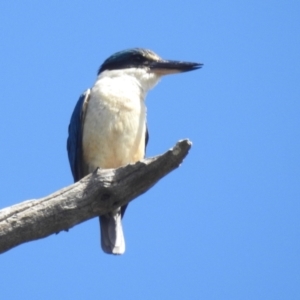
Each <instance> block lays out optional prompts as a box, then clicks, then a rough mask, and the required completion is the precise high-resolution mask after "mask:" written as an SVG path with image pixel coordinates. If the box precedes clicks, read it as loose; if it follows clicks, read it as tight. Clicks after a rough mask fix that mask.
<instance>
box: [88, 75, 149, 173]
mask: <svg viewBox="0 0 300 300" xmlns="http://www.w3.org/2000/svg"><path fill="white" fill-rule="evenodd" d="M144 98H145V93H144V91H143V89H142V88H141V86H139V84H138V83H137V81H136V80H133V78H132V77H131V76H117V77H114V78H112V77H110V76H102V77H99V78H98V80H97V81H96V83H95V85H94V87H93V88H92V89H91V95H90V100H89V104H88V107H87V112H86V117H85V122H84V128H83V157H84V160H85V162H86V163H87V164H88V166H89V172H92V171H93V170H94V169H95V168H97V167H101V168H117V167H120V166H123V165H126V164H128V163H133V162H136V161H138V160H140V159H142V158H143V157H144V153H145V133H146V107H145V103H144Z"/></svg>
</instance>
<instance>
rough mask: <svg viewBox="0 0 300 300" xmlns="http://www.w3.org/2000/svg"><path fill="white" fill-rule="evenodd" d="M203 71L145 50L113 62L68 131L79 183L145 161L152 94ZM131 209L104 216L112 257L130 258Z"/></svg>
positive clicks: (116, 56)
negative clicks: (171, 78) (167, 78)
mask: <svg viewBox="0 0 300 300" xmlns="http://www.w3.org/2000/svg"><path fill="white" fill-rule="evenodd" d="M202 65H203V64H201V63H193V62H184V61H174V60H165V59H162V58H161V57H160V56H158V55H157V54H156V53H154V52H153V51H151V50H148V49H144V48H132V49H127V50H123V51H119V52H116V53H115V54H113V55H111V56H110V57H108V58H107V59H106V60H105V61H104V62H103V64H102V65H101V66H100V68H99V70H98V73H97V78H96V81H95V83H94V85H93V86H92V87H91V88H89V89H87V90H86V91H85V92H84V93H83V94H82V95H81V96H80V97H79V100H78V101H77V104H76V105H75V108H74V111H73V113H72V116H71V120H70V124H69V127H68V133H69V135H68V139H67V152H68V158H69V163H70V167H71V171H72V175H73V178H74V182H77V181H79V180H80V179H82V178H83V177H85V176H86V175H88V174H89V173H92V172H93V171H95V170H96V169H97V168H100V169H111V168H119V167H122V166H125V165H127V164H130V163H135V162H137V161H139V160H141V159H143V158H144V157H145V151H146V146H147V143H148V140H149V133H148V129H147V121H146V105H145V99H146V95H147V93H148V92H149V90H150V89H152V88H153V87H154V86H155V85H156V84H157V83H158V82H159V80H160V79H161V77H163V76H164V75H168V74H175V73H182V72H188V71H193V70H197V69H199V68H201V67H202ZM126 207H127V205H124V206H122V207H119V208H117V209H116V210H114V211H112V212H110V213H108V214H105V215H101V216H99V219H100V228H101V229H100V232H101V247H102V250H103V251H104V252H105V253H107V254H115V255H120V254H123V253H124V252H125V239H124V234H123V229H122V218H123V216H124V213H125V210H126Z"/></svg>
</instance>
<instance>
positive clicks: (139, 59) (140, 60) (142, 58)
mask: <svg viewBox="0 0 300 300" xmlns="http://www.w3.org/2000/svg"><path fill="white" fill-rule="evenodd" d="M135 60H136V61H137V62H142V61H143V60H144V57H143V56H140V55H138V56H136V57H135Z"/></svg>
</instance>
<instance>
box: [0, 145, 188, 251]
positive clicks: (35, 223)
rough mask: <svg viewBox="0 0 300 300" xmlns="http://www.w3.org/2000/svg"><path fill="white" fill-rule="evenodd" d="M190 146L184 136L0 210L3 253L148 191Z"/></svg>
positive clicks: (109, 209)
mask: <svg viewBox="0 0 300 300" xmlns="http://www.w3.org/2000/svg"><path fill="white" fill-rule="evenodd" d="M190 148H191V142H190V141H189V140H182V141H179V142H178V143H177V144H176V145H175V146H174V147H173V148H172V149H170V150H169V151H167V152H165V153H164V154H163V155H160V156H157V157H153V158H147V159H144V160H142V161H139V162H137V163H135V164H130V165H127V166H125V167H121V168H118V169H103V170H101V169H98V170H95V172H93V173H92V174H90V175H88V176H86V177H84V178H83V179H82V180H80V181H79V182H77V183H75V184H72V185H70V186H68V187H66V188H63V189H61V190H59V191H57V192H55V193H54V194H51V195H49V196H47V197H45V198H41V199H38V200H36V199H34V200H28V201H24V202H22V203H20V204H16V205H13V206H10V207H7V208H4V209H2V210H0V253H3V252H5V251H8V250H9V249H11V248H13V247H15V246H17V245H20V244H22V243H25V242H29V241H33V240H37V239H40V238H44V237H46V236H49V235H51V234H54V233H58V232H60V231H62V230H68V229H69V228H71V227H73V226H75V225H77V224H79V223H82V222H84V221H86V220H89V219H91V218H94V217H96V216H99V215H102V214H106V213H107V212H110V211H112V210H114V209H115V208H117V207H119V206H122V205H125V204H127V203H129V202H130V201H132V200H133V199H135V198H136V197H138V196H139V195H141V194H143V193H145V192H146V191H147V190H148V189H150V188H151V187H152V186H153V185H154V184H155V183H157V182H158V181H159V180H160V179H161V178H162V177H164V176H165V175H167V174H168V173H169V172H171V171H172V170H174V169H176V168H177V167H179V165H180V164H181V163H182V161H183V159H184V158H185V156H186V155H187V154H188V151H189V149H190Z"/></svg>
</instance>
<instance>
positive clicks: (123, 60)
mask: <svg viewBox="0 0 300 300" xmlns="http://www.w3.org/2000/svg"><path fill="white" fill-rule="evenodd" d="M202 65H203V64H200V63H192V62H184V61H175V60H165V59H162V58H161V57H160V56H158V55H157V54H156V53H154V52H153V51H151V50H147V49H142V48H133V49H128V50H123V51H120V52H117V53H115V54H113V55H112V56H110V57H109V58H108V59H106V60H105V61H104V63H103V64H102V65H101V67H100V69H99V71H98V75H101V74H102V73H104V72H109V73H110V74H111V75H113V76H121V75H122V74H126V75H130V76H134V77H135V78H136V79H137V80H138V81H139V83H140V84H141V85H142V87H143V88H144V89H145V90H149V89H151V88H152V87H153V86H154V85H155V84H156V83H157V82H158V81H159V79H160V78H161V77H162V76H164V75H168V74H176V73H182V72H188V71H193V70H197V69H199V68H201V67H202Z"/></svg>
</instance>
